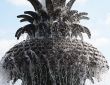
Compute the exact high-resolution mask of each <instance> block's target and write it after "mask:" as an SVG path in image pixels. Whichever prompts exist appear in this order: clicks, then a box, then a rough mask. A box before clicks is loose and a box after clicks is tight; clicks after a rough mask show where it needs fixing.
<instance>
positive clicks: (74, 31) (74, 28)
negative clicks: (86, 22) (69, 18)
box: [72, 24, 91, 39]
mask: <svg viewBox="0 0 110 85" xmlns="http://www.w3.org/2000/svg"><path fill="white" fill-rule="evenodd" d="M81 33H86V34H87V35H88V37H89V38H91V33H90V30H89V29H88V28H87V27H85V26H82V25H79V24H73V25H72V35H74V34H76V35H75V36H78V35H79V34H80V36H79V37H80V38H81V37H82V34H81ZM81 39H83V38H81Z"/></svg>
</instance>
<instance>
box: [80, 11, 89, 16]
mask: <svg viewBox="0 0 110 85" xmlns="http://www.w3.org/2000/svg"><path fill="white" fill-rule="evenodd" d="M79 15H80V16H82V15H88V13H86V12H80V13H79Z"/></svg>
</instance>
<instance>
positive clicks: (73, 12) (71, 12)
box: [68, 10, 78, 16]
mask: <svg viewBox="0 0 110 85" xmlns="http://www.w3.org/2000/svg"><path fill="white" fill-rule="evenodd" d="M75 13H78V11H77V10H70V11H69V12H68V15H69V16H72V15H73V14H75Z"/></svg>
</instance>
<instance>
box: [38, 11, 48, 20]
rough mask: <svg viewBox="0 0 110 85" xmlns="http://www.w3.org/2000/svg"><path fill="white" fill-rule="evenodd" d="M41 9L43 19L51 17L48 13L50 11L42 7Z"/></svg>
mask: <svg viewBox="0 0 110 85" xmlns="http://www.w3.org/2000/svg"><path fill="white" fill-rule="evenodd" d="M39 11H40V14H41V16H42V18H43V20H47V19H49V15H48V13H47V12H46V11H45V10H43V9H41V10H39Z"/></svg>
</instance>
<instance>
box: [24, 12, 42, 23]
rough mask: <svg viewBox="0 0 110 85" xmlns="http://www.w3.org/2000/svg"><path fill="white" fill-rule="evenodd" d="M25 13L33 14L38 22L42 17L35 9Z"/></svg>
mask: <svg viewBox="0 0 110 85" xmlns="http://www.w3.org/2000/svg"><path fill="white" fill-rule="evenodd" d="M24 13H25V14H29V15H31V16H32V17H33V18H34V19H35V20H36V22H38V21H39V20H40V18H41V17H40V16H39V15H38V14H37V13H36V12H33V11H25V12H24Z"/></svg>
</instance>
